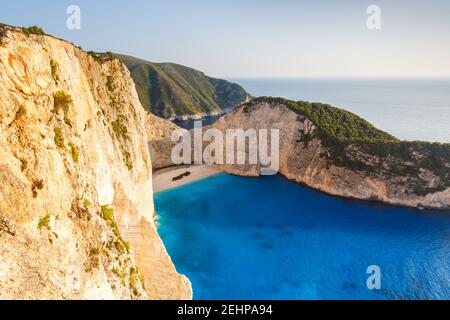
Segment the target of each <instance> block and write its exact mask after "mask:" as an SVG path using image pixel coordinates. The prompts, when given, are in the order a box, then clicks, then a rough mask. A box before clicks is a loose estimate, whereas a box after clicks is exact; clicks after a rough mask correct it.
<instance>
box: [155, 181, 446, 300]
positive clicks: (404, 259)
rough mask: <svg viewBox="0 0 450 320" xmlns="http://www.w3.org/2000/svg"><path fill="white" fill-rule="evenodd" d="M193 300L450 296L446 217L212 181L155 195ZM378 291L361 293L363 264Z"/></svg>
mask: <svg viewBox="0 0 450 320" xmlns="http://www.w3.org/2000/svg"><path fill="white" fill-rule="evenodd" d="M155 204H156V210H157V211H158V215H159V216H160V218H159V225H160V226H159V233H160V235H161V238H162V240H163V241H164V244H165V245H166V248H167V251H168V252H169V255H170V256H171V257H172V260H173V262H174V263H175V266H176V267H177V270H178V271H179V272H180V273H182V274H185V275H186V276H187V277H188V278H189V279H190V280H191V282H192V287H193V291H194V299H450V241H449V240H450V212H449V211H428V210H425V211H418V210H415V209H408V208H401V207H395V206H386V205H382V204H378V203H372V202H365V201H353V200H347V199H342V198H337V197H332V196H329V195H326V194H323V193H321V192H318V191H315V190H312V189H309V188H307V187H304V186H301V185H299V184H296V183H293V182H290V181H288V180H286V179H284V178H283V177H281V176H271V177H260V178H245V177H237V176H231V175H227V174H220V175H217V176H214V177H210V178H206V179H203V180H200V181H197V182H194V183H191V184H188V185H185V186H181V187H178V188H176V189H172V190H168V191H164V192H160V193H156V194H155ZM370 265H378V266H379V267H380V268H381V273H382V274H381V289H380V290H369V289H368V288H367V278H368V277H369V274H367V267H368V266H370Z"/></svg>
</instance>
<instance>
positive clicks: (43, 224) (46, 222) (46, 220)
mask: <svg viewBox="0 0 450 320" xmlns="http://www.w3.org/2000/svg"><path fill="white" fill-rule="evenodd" d="M42 228H46V229H47V230H50V213H48V212H47V214H46V215H45V216H44V217H43V218H41V219H40V220H39V224H38V229H39V230H41V229H42Z"/></svg>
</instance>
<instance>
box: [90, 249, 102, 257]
mask: <svg viewBox="0 0 450 320" xmlns="http://www.w3.org/2000/svg"><path fill="white" fill-rule="evenodd" d="M99 254H100V249H99V248H92V249H91V250H89V255H90V256H98V255H99Z"/></svg>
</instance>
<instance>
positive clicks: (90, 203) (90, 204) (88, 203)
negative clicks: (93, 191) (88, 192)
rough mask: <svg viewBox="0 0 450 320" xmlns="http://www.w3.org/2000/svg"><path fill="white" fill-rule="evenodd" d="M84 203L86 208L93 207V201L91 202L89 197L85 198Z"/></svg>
mask: <svg viewBox="0 0 450 320" xmlns="http://www.w3.org/2000/svg"><path fill="white" fill-rule="evenodd" d="M83 205H84V206H85V207H86V208H91V207H92V202H90V201H89V200H88V199H84V200H83Z"/></svg>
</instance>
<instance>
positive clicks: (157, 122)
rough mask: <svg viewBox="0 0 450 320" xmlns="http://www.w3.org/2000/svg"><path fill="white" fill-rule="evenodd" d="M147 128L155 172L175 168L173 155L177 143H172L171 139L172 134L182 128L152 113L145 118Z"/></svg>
mask: <svg viewBox="0 0 450 320" xmlns="http://www.w3.org/2000/svg"><path fill="white" fill-rule="evenodd" d="M145 126H146V128H147V139H148V147H149V150H150V156H151V158H152V167H153V170H155V171H156V170H158V169H162V168H167V167H171V166H173V165H174V164H173V162H172V159H171V154H172V148H173V147H174V146H175V143H174V142H172V139H171V138H172V133H173V132H174V131H177V130H180V128H179V127H178V126H176V125H175V124H173V123H172V122H170V121H168V120H165V119H162V118H159V117H157V116H155V115H153V114H151V113H148V114H147V115H146V117H145Z"/></svg>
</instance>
